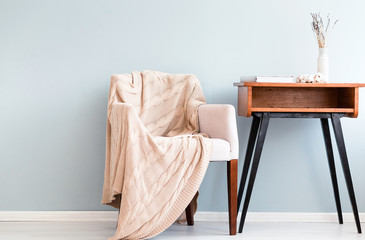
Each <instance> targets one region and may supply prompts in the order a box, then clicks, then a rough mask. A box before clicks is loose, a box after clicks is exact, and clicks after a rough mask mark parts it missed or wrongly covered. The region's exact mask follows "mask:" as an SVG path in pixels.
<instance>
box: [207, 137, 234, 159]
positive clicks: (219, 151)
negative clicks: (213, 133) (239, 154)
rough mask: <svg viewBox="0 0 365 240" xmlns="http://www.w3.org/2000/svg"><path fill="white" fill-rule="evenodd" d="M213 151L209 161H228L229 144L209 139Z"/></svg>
mask: <svg viewBox="0 0 365 240" xmlns="http://www.w3.org/2000/svg"><path fill="white" fill-rule="evenodd" d="M211 140H212V142H213V149H212V155H211V159H210V161H212V162H216V161H229V160H230V159H231V158H230V152H231V148H230V145H229V142H228V141H226V140H223V139H218V138H211Z"/></svg>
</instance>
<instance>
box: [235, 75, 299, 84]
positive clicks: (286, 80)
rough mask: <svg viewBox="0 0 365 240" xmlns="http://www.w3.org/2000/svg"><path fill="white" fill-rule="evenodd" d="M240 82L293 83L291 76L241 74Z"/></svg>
mask: <svg viewBox="0 0 365 240" xmlns="http://www.w3.org/2000/svg"><path fill="white" fill-rule="evenodd" d="M241 82H270V83H275V82H278V83H294V82H295V81H294V77H293V76H242V77H241Z"/></svg>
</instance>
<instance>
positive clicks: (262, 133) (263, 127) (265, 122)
mask: <svg viewBox="0 0 365 240" xmlns="http://www.w3.org/2000/svg"><path fill="white" fill-rule="evenodd" d="M269 120H270V113H264V114H263V117H262V118H261V123H260V130H259V133H258V137H257V143H256V149H255V155H254V157H253V161H252V167H251V173H250V178H249V181H248V186H247V191H246V197H245V202H244V204H243V209H242V215H241V221H240V227H239V232H240V233H242V230H243V225H244V223H245V219H246V214H247V209H248V205H249V203H250V198H251V193H252V189H253V185H254V182H255V177H256V173H257V168H258V166H259V162H260V157H261V152H262V148H263V146H264V142H265V137H266V132H267V128H268V126H269Z"/></svg>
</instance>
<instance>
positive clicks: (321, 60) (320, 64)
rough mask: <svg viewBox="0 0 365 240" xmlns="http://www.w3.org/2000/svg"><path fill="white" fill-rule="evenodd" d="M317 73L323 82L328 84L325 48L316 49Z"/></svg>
mask: <svg viewBox="0 0 365 240" xmlns="http://www.w3.org/2000/svg"><path fill="white" fill-rule="evenodd" d="M317 72H320V73H321V74H322V75H323V77H324V80H325V81H326V82H328V79H329V78H328V73H329V71H328V54H327V48H319V49H318V60H317Z"/></svg>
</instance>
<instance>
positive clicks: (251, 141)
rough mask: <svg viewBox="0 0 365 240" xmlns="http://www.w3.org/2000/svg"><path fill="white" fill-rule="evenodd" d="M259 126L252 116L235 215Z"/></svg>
mask: <svg viewBox="0 0 365 240" xmlns="http://www.w3.org/2000/svg"><path fill="white" fill-rule="evenodd" d="M259 125H260V118H259V117H256V116H253V119H252V124H251V130H250V136H249V137H248V143H247V149H246V156H245V161H244V163H243V169H242V175H241V181H240V187H239V190H238V197H237V213H238V212H239V209H240V206H241V200H242V195H243V190H244V189H245V185H246V179H247V173H248V169H249V168H250V164H251V159H252V153H253V148H254V147H255V142H256V137H257V132H258V129H259Z"/></svg>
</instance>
